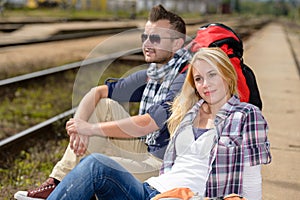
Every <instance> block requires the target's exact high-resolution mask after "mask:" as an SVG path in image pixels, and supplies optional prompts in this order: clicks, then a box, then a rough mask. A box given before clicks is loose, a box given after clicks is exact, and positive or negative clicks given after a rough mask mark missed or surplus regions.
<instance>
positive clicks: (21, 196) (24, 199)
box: [14, 191, 45, 200]
mask: <svg viewBox="0 0 300 200" xmlns="http://www.w3.org/2000/svg"><path fill="white" fill-rule="evenodd" d="M27 194H28V192H27V191H18V192H16V193H15V194H14V198H15V199H17V200H45V199H40V198H32V197H28V196H27Z"/></svg>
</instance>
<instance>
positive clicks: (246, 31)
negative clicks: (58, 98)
mask: <svg viewBox="0 0 300 200" xmlns="http://www.w3.org/2000/svg"><path fill="white" fill-rule="evenodd" d="M268 22H269V21H268V20H261V21H255V25H254V22H253V27H252V28H251V24H250V23H248V26H247V27H246V26H245V25H243V26H242V25H241V24H242V22H237V21H235V22H230V23H229V26H231V27H233V29H234V30H236V31H237V32H238V33H239V34H240V36H241V38H242V39H243V40H244V39H246V38H247V37H249V36H250V35H251V34H252V33H253V32H254V31H256V30H257V29H259V27H261V26H264V25H265V24H266V23H268ZM199 23H200V24H204V23H206V21H201V22H199V21H195V22H190V24H191V25H195V24H199ZM130 55H141V49H140V48H138V49H133V50H130V51H125V52H124V51H121V52H116V53H112V54H109V55H104V56H101V57H98V58H93V59H90V60H85V62H84V64H83V63H82V62H75V63H71V64H66V65H62V66H58V67H54V68H51V69H46V70H42V71H38V72H34V73H30V74H25V75H21V76H17V77H13V78H9V79H5V80H0V89H1V88H6V87H10V86H11V85H14V84H19V85H20V84H21V83H23V82H26V81H30V80H33V79H36V78H41V77H45V76H53V75H56V74H59V73H62V72H64V71H68V70H74V69H78V68H79V67H88V66H90V65H94V64H98V65H100V64H101V63H102V62H107V61H109V60H115V59H117V58H122V57H123V58H124V57H126V56H130ZM127 59H129V60H130V58H128V57H127ZM75 111H76V108H72V109H70V110H68V111H65V112H63V113H61V114H58V115H56V116H54V117H52V118H51V119H48V120H46V121H44V122H42V123H39V124H37V125H35V126H33V127H30V128H28V129H26V130H24V131H21V132H20V133H17V134H15V135H13V136H11V137H8V138H5V139H3V140H1V141H0V152H1V156H3V157H4V158H5V157H6V156H8V155H9V156H12V155H13V153H16V152H18V151H19V150H21V149H24V147H23V146H22V144H23V143H24V141H26V140H27V139H28V138H34V137H37V136H38V135H39V133H41V132H43V131H44V130H50V129H51V126H52V124H53V123H55V122H57V121H61V120H63V119H65V118H69V117H70V116H72V115H73V114H74V112H75ZM16 147H17V148H16ZM3 160H6V159H3ZM0 164H1V163H0Z"/></svg>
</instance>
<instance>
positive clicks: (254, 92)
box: [187, 23, 262, 110]
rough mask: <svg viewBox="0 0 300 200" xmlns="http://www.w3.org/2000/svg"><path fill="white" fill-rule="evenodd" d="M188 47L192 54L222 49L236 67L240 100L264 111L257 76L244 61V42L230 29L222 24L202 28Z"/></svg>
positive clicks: (212, 24) (211, 24)
mask: <svg viewBox="0 0 300 200" xmlns="http://www.w3.org/2000/svg"><path fill="white" fill-rule="evenodd" d="M187 46H188V48H189V49H188V50H189V51H190V52H191V53H192V54H193V53H195V52H196V51H197V50H198V49H199V48H201V47H220V48H221V49H222V50H223V51H224V52H225V53H226V54H227V55H228V57H229V58H230V61H231V63H232V64H233V66H234V67H235V70H236V73H237V76H238V84H237V85H238V91H239V97H240V100H241V101H242V102H248V103H251V104H253V105H255V106H257V107H258V108H259V109H260V110H262V101H261V97H260V93H259V89H258V86H257V82H256V78H255V74H254V73H253V71H252V69H251V68H250V67H249V66H247V65H246V64H245V63H244V61H243V42H242V40H241V39H240V37H239V36H238V35H237V33H235V32H234V31H233V30H232V29H231V28H230V27H228V26H226V25H224V24H221V23H210V24H207V25H204V26H201V27H200V28H199V29H198V31H197V35H196V37H195V38H194V39H193V40H192V41H191V42H190V43H189V44H188V45H187Z"/></svg>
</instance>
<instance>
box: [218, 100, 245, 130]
mask: <svg viewBox="0 0 300 200" xmlns="http://www.w3.org/2000/svg"><path fill="white" fill-rule="evenodd" d="M239 103H240V99H239V98H238V97H237V96H236V95H233V96H232V97H231V98H230V99H229V100H228V101H227V102H226V103H225V104H224V105H223V106H222V107H221V109H220V110H219V112H218V113H217V114H216V118H215V125H217V124H219V123H220V122H222V121H224V120H225V119H226V118H227V117H228V116H229V115H230V114H231V113H232V112H234V111H235V109H234V108H235V106H236V105H238V104H239Z"/></svg>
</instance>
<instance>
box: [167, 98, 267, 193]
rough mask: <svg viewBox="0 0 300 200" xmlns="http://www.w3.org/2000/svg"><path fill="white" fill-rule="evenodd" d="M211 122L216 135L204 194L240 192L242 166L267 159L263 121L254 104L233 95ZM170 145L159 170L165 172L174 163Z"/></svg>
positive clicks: (265, 124) (264, 122)
mask: <svg viewBox="0 0 300 200" xmlns="http://www.w3.org/2000/svg"><path fill="white" fill-rule="evenodd" d="M202 102H203V101H202V100H200V101H199V102H198V105H196V106H194V108H193V109H195V108H196V110H197V107H198V108H199V104H200V106H201V104H202ZM193 109H192V110H193ZM192 110H191V111H192ZM192 112H193V111H192ZM214 124H215V128H216V132H217V137H216V140H215V144H214V146H213V148H212V150H211V152H210V161H209V164H210V170H209V177H208V180H207V183H206V194H205V196H207V197H224V196H226V195H228V194H231V193H236V194H240V195H241V194H242V192H243V191H242V185H243V167H244V166H245V165H249V166H254V165H260V164H267V163H270V162H271V154H270V144H269V141H268V139H267V130H268V125H267V122H266V120H265V119H264V117H263V116H262V114H261V111H260V110H259V109H258V108H257V107H255V106H253V105H251V104H248V103H241V102H240V100H239V99H238V97H236V96H233V97H231V98H230V99H229V101H228V102H227V103H226V104H225V105H224V106H223V107H222V108H221V109H220V111H219V112H218V113H217V115H216V118H215V121H214ZM175 135H176V133H175ZM171 141H172V140H171ZM171 144H172V142H171V143H170V145H171ZM170 145H169V147H168V149H167V152H166V154H165V159H164V164H163V167H162V169H161V173H165V172H167V171H169V170H170V168H171V167H172V164H173V163H174V159H175V157H174V155H175V153H174V152H172V149H173V148H172V147H170ZM168 151H169V152H168ZM172 159H173V160H172Z"/></svg>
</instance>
